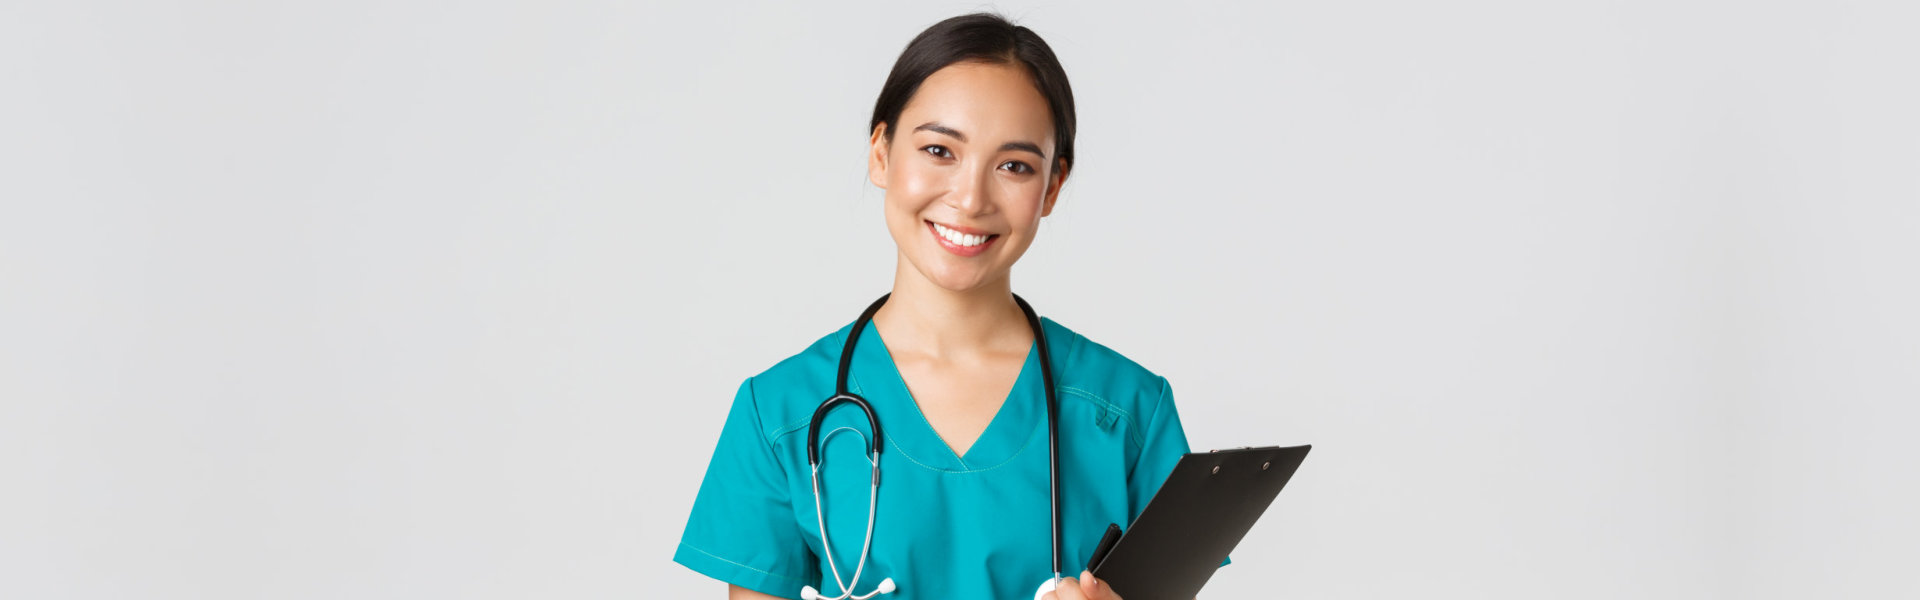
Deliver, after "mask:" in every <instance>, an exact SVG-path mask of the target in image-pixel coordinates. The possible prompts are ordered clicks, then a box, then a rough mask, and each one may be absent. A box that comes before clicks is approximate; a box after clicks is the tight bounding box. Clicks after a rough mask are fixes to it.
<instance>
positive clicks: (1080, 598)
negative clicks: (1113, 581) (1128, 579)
mask: <svg viewBox="0 0 1920 600" xmlns="http://www.w3.org/2000/svg"><path fill="white" fill-rule="evenodd" d="M1043 598H1045V600H1120V595H1119V594H1115V593H1113V588H1110V587H1107V582H1105V581H1101V580H1098V579H1094V578H1093V573H1090V572H1086V571H1081V572H1080V578H1079V579H1074V578H1072V577H1063V578H1061V579H1060V584H1059V585H1058V586H1056V587H1054V589H1053V591H1051V592H1047V595H1046V596H1043Z"/></svg>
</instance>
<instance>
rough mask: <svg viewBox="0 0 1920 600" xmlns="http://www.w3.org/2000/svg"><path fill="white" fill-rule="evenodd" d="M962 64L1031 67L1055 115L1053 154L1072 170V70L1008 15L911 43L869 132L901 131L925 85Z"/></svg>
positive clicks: (960, 24) (949, 27) (963, 20)
mask: <svg viewBox="0 0 1920 600" xmlns="http://www.w3.org/2000/svg"><path fill="white" fill-rule="evenodd" d="M958 62H984V63H997V64H1015V63H1018V64H1019V65H1021V66H1023V67H1026V70H1027V75H1029V76H1031V77H1032V78H1033V86H1034V87H1035V88H1038V89H1039V90H1040V95H1042V96H1045V97H1046V99H1047V109H1048V110H1050V111H1052V112H1053V154H1054V157H1055V158H1057V159H1058V160H1059V161H1061V163H1062V164H1064V165H1065V166H1067V167H1072V166H1073V131H1074V123H1073V87H1072V86H1069V85H1067V72H1066V71H1065V70H1063V69H1061V68H1060V59H1058V58H1055V57H1054V56H1053V49H1052V48H1049V47H1047V42H1046V41H1045V40H1042V39H1040V35H1039V34H1036V33H1034V32H1033V30H1031V29H1027V28H1025V27H1021V26H1019V25H1014V24H1013V23H1012V22H1010V21H1008V20H1007V19H1006V18H1005V17H1002V16H1000V15H996V14H991V13H974V14H970V15H961V16H958V17H953V18H951V19H947V20H945V21H941V22H939V23H934V24H933V26H932V27H928V28H927V30H926V31H922V32H920V35H918V36H914V38H913V41H911V42H908V43H907V48H906V49H905V50H902V51H900V60H897V61H894V63H893V72H892V73H889V74H887V84H886V85H884V86H881V87H880V99H879V100H876V101H875V102H874V103H873V121H872V122H870V123H868V124H867V134H868V135H872V134H873V131H874V128H876V127H879V126H880V124H881V123H886V124H887V139H888V140H892V139H893V133H894V130H896V129H899V123H898V121H899V120H900V111H902V110H905V109H906V107H907V101H908V100H911V99H912V98H913V94H914V92H917V91H919V89H920V83H921V82H924V81H926V80H927V77H928V76H931V75H933V73H934V72H935V71H939V70H940V69H943V68H946V66H947V65H951V64H954V63H958Z"/></svg>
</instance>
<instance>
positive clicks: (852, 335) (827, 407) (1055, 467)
mask: <svg viewBox="0 0 1920 600" xmlns="http://www.w3.org/2000/svg"><path fill="white" fill-rule="evenodd" d="M891 297H893V294H890V293H889V294H886V295H882V296H880V299H878V300H874V301H873V304H871V305H868V306H867V309H866V310H865V311H863V312H861V313H860V318H859V319H858V320H855V321H854V322H853V327H852V329H851V330H850V331H848V332H847V341H846V344H845V345H844V346H843V347H842V348H841V350H840V370H839V372H838V374H837V376H836V377H835V379H834V394H833V397H831V398H828V399H827V400H826V401H824V402H821V403H820V406H819V407H818V408H815V409H814V411H813V420H812V422H811V423H809V424H808V426H807V467H808V469H810V470H811V471H812V474H811V477H812V479H813V499H814V502H813V509H814V516H815V518H817V519H819V521H820V542H821V546H822V547H823V548H824V549H825V550H826V555H827V556H826V558H827V565H828V567H829V568H830V569H831V570H832V571H833V580H834V583H836V584H840V591H841V594H840V596H837V597H835V598H824V597H821V600H839V599H841V598H852V599H854V600H864V599H865V598H870V597H872V596H874V595H875V594H882V593H888V592H891V591H893V589H892V588H893V586H892V582H893V579H892V578H888V579H887V580H886V581H883V582H881V587H880V588H879V589H876V590H875V591H872V592H868V593H867V594H866V595H864V596H855V595H853V586H856V585H859V583H860V574H861V572H862V571H864V570H866V562H867V552H868V550H869V549H870V548H871V547H872V544H873V518H874V509H875V508H876V507H877V502H878V498H879V497H880V448H881V447H882V446H884V445H885V443H884V441H885V439H886V438H885V436H882V435H881V434H880V417H879V416H878V415H877V414H875V413H874V411H873V405H872V404H869V403H868V402H867V400H866V399H865V398H861V397H860V396H859V395H857V394H853V393H851V392H848V391H847V378H848V373H849V372H850V371H851V370H852V368H853V349H854V347H855V344H857V343H858V342H859V340H860V333H861V332H862V331H864V330H865V329H866V327H867V324H868V323H870V322H872V321H873V315H874V314H875V313H878V312H880V307H881V306H884V305H886V303H887V299H888V298H891ZM1013 302H1014V303H1015V304H1017V305H1019V306H1020V312H1021V313H1022V314H1024V315H1026V319H1027V326H1028V327H1031V328H1032V329H1033V343H1034V349H1035V350H1036V351H1037V352H1039V353H1040V377H1041V381H1042V383H1043V384H1044V385H1045V386H1046V395H1047V495H1048V506H1047V509H1048V512H1049V513H1050V517H1051V521H1052V525H1053V531H1052V534H1053V535H1052V536H1051V539H1049V540H1048V542H1049V544H1050V545H1051V546H1052V547H1053V579H1054V580H1058V579H1060V576H1061V574H1062V572H1063V569H1062V568H1061V565H1062V564H1063V563H1062V562H1061V560H1062V558H1061V553H1060V545H1061V543H1062V539H1061V533H1062V532H1061V529H1060V402H1059V399H1058V398H1057V397H1056V393H1055V391H1054V384H1053V357H1052V353H1051V352H1050V351H1049V350H1048V348H1047V335H1046V331H1045V330H1044V328H1043V327H1042V326H1041V323H1040V315H1039V314H1037V313H1035V312H1034V311H1033V306H1032V305H1030V304H1027V301H1026V299H1024V298H1021V297H1020V295H1019V294H1013ZM841 404H852V405H854V406H857V407H859V408H860V410H861V412H863V413H866V416H867V424H868V425H869V427H871V430H872V432H873V437H872V438H870V439H868V440H867V442H868V444H867V446H868V450H867V451H868V454H867V460H868V461H869V462H871V463H873V481H872V487H871V488H870V491H869V493H868V496H867V534H866V540H865V541H864V542H863V543H862V544H861V545H860V564H858V565H856V566H855V568H854V571H853V581H852V582H845V583H843V582H841V581H840V567H839V566H838V565H837V564H835V563H834V560H833V548H832V543H831V542H829V541H828V540H827V523H826V516H825V513H824V512H823V509H822V508H821V507H820V424H821V422H822V421H824V420H825V419H826V416H827V413H828V412H831V411H832V410H833V408H834V407H836V406H839V405H841ZM834 431H836V432H837V431H839V430H838V429H836V430H834ZM855 431H856V432H857V431H858V430H855ZM831 435H832V434H829V437H831ZM805 592H807V594H803V595H811V594H815V593H816V592H814V590H813V588H812V587H808V588H806V589H805Z"/></svg>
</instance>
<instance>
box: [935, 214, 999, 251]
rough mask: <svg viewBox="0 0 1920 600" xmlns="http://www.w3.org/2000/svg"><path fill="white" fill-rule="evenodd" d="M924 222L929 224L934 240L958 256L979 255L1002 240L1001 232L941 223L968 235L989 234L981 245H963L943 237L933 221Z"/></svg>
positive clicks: (942, 225)
mask: <svg viewBox="0 0 1920 600" xmlns="http://www.w3.org/2000/svg"><path fill="white" fill-rule="evenodd" d="M924 222H925V223H926V224H927V228H926V229H927V235H930V236H933V241H934V242H937V243H939V244H940V247H941V248H944V249H946V251H948V252H952V253H953V254H954V255H956V256H963V257H965V256H979V255H980V253H982V252H986V251H987V248H990V247H992V246H993V243H994V242H998V241H1000V234H997V233H987V232H985V231H981V230H978V229H974V228H971V227H955V226H952V225H948V224H946V223H941V224H940V226H941V227H945V228H947V229H952V230H954V231H958V232H960V233H964V234H967V235H984V236H987V241H984V242H980V245H978V246H961V245H958V244H955V243H953V242H949V241H947V238H945V237H941V235H940V232H939V231H938V230H936V229H934V228H933V221H924Z"/></svg>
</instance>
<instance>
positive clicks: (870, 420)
mask: <svg viewBox="0 0 1920 600" xmlns="http://www.w3.org/2000/svg"><path fill="white" fill-rule="evenodd" d="M842 402H847V403H851V404H853V405H854V406H858V407H860V410H861V412H865V413H867V424H868V425H869V426H871V427H872V428H873V429H872V431H873V437H872V438H870V439H869V440H867V441H868V442H869V446H868V448H867V451H868V452H872V453H873V455H872V456H871V457H869V458H877V457H879V456H880V440H882V439H885V438H882V437H881V436H880V418H879V417H878V416H877V415H875V414H874V412H873V405H872V404H868V403H867V399H866V398H861V397H859V396H856V395H853V394H840V395H837V396H834V397H832V398H828V399H827V401H826V402H822V403H820V408H817V409H814V411H813V421H812V422H811V423H810V424H808V425H807V465H808V466H819V465H820V422H821V421H825V420H826V419H827V413H829V412H832V411H833V407H834V406H836V405H838V404H840V403H842ZM875 479H876V480H877V479H878V476H877V475H876V476H875Z"/></svg>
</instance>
